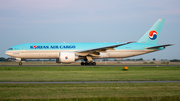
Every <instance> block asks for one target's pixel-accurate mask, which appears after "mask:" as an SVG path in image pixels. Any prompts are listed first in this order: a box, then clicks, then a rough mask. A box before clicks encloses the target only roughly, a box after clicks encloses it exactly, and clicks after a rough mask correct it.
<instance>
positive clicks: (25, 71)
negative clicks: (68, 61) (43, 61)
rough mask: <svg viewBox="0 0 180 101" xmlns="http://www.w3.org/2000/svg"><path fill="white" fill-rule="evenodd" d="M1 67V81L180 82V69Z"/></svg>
mask: <svg viewBox="0 0 180 101" xmlns="http://www.w3.org/2000/svg"><path fill="white" fill-rule="evenodd" d="M123 68H124V67H97V66H95V67H91V66H87V67H86V66H84V67H82V66H79V67H19V66H17V67H0V81H127V80H129V81H131V80H153V81H157V80H180V67H129V68H128V71H123V70H122V69H123Z"/></svg>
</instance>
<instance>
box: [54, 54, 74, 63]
mask: <svg viewBox="0 0 180 101" xmlns="http://www.w3.org/2000/svg"><path fill="white" fill-rule="evenodd" d="M57 60H58V59H57ZM75 60H76V55H75V53H73V52H60V53H59V61H56V62H57V63H71V62H75Z"/></svg>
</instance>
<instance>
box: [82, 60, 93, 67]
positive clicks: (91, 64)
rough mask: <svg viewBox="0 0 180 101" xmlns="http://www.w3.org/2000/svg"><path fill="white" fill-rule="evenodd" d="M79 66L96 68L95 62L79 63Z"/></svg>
mask: <svg viewBox="0 0 180 101" xmlns="http://www.w3.org/2000/svg"><path fill="white" fill-rule="evenodd" d="M81 66H96V62H87V61H85V62H81Z"/></svg>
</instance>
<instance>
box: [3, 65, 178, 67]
mask: <svg viewBox="0 0 180 101" xmlns="http://www.w3.org/2000/svg"><path fill="white" fill-rule="evenodd" d="M0 66H1V67H10V66H11V67H17V66H19V65H0ZM79 66H81V65H22V66H20V67H79ZM124 66H131V67H148V66H151V67H157V66H158V67H161V66H177V67H180V65H96V66H81V67H124Z"/></svg>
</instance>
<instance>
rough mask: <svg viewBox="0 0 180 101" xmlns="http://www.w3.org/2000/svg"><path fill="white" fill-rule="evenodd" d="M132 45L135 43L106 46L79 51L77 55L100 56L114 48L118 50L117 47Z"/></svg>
mask: <svg viewBox="0 0 180 101" xmlns="http://www.w3.org/2000/svg"><path fill="white" fill-rule="evenodd" d="M130 43H133V42H126V43H123V44H117V45H111V46H106V47H99V48H94V49H88V50H82V51H77V53H78V54H79V55H92V54H94V55H99V52H103V51H106V50H114V48H116V47H119V46H123V45H126V44H130Z"/></svg>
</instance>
